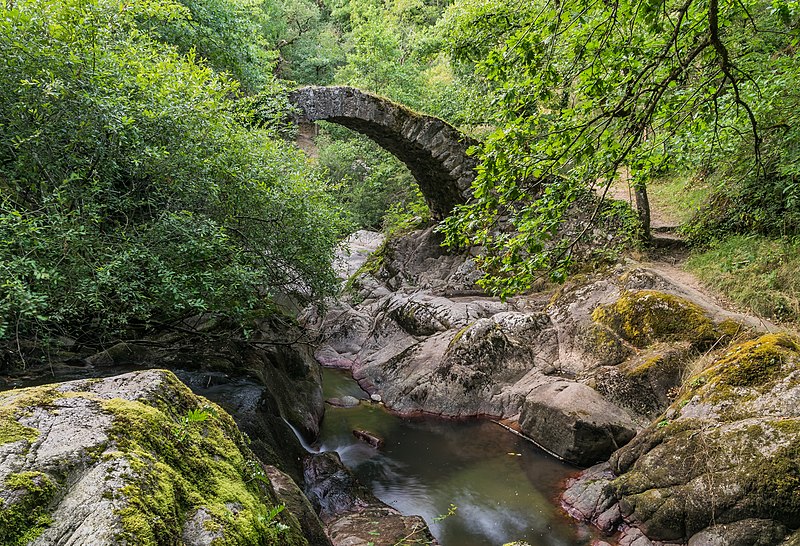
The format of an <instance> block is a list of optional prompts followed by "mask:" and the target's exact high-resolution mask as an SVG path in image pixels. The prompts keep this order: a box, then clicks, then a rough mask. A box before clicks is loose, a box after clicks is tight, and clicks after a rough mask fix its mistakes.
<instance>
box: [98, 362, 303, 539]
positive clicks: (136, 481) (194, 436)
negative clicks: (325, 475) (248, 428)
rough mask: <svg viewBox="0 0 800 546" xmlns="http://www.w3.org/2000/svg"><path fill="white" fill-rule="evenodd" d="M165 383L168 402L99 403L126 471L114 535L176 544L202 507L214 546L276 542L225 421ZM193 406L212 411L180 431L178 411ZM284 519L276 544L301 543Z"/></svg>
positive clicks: (178, 386) (252, 463)
mask: <svg viewBox="0 0 800 546" xmlns="http://www.w3.org/2000/svg"><path fill="white" fill-rule="evenodd" d="M167 384H168V386H166V387H165V388H164V389H163V392H164V393H165V396H168V397H169V399H168V400H167V399H164V400H163V401H162V400H161V399H156V401H155V402H154V403H153V405H150V404H149V403H144V402H141V401H137V402H132V401H127V400H120V399H112V400H107V401H104V402H103V407H104V409H105V410H106V411H108V412H110V413H111V414H112V415H113V417H114V424H113V427H112V431H111V434H110V436H111V438H112V442H114V443H116V444H117V446H118V448H119V452H118V453H117V456H122V457H125V459H126V460H127V461H129V463H130V464H131V469H132V476H131V479H130V480H129V481H128V485H127V486H126V487H125V488H124V489H123V491H122V492H123V494H124V495H125V497H126V499H127V501H128V506H127V507H125V508H123V509H121V510H120V511H119V516H120V518H121V521H122V525H123V529H124V532H123V533H122V536H120V537H118V538H120V539H123V540H125V541H126V542H127V543H128V544H129V545H131V546H134V545H141V546H161V545H167V544H170V545H171V544H176V543H179V542H180V537H181V533H182V529H183V522H184V521H186V519H187V518H189V517H191V516H192V514H194V513H195V512H196V511H197V510H198V509H199V508H204V509H205V511H206V512H208V513H209V514H211V516H212V518H213V521H214V522H215V523H216V524H218V525H219V526H220V527H221V528H222V529H223V535H224V536H223V537H222V538H220V539H218V540H215V542H214V543H215V544H219V545H221V546H222V545H225V546H238V545H242V546H243V545H250V544H272V543H275V542H277V541H278V530H277V528H276V527H275V526H274V525H273V524H271V522H270V521H269V520H268V514H269V509H270V507H271V506H273V505H274V504H275V499H274V498H273V494H272V492H271V489H270V488H269V487H268V482H266V483H265V481H263V480H261V479H260V478H259V475H258V470H259V469H260V466H259V464H258V463H257V461H256V460H255V459H254V457H253V455H252V454H251V453H250V451H249V449H248V448H247V447H246V445H245V442H244V439H243V437H242V435H241V433H240V432H239V431H238V429H237V428H236V425H235V424H234V422H233V420H232V419H231V418H230V416H229V415H228V414H226V413H225V412H224V411H223V410H222V409H221V408H217V407H216V406H214V405H213V404H211V403H210V402H207V401H205V400H203V399H200V398H197V397H195V396H194V395H192V394H191V392H190V391H189V390H188V389H187V388H186V387H185V386H184V385H183V384H182V383H180V381H178V379H177V378H175V377H174V376H173V375H172V374H169V375H168V379H167ZM201 407H207V408H212V409H213V410H212V411H210V417H209V418H208V419H206V420H204V421H202V422H193V423H189V425H188V426H187V424H186V421H185V420H184V419H183V416H184V415H185V412H188V411H189V410H195V409H200V408H201ZM181 412H184V413H181ZM231 506H235V507H236V509H235V510H232V509H231V508H230V507H231ZM287 522H288V523H290V524H291V528H290V529H289V530H288V531H286V532H285V533H284V535H283V536H281V538H280V540H281V542H282V543H285V544H287V545H300V544H306V541H305V539H304V538H302V536H301V534H300V530H299V524H297V522H296V520H295V519H294V518H287Z"/></svg>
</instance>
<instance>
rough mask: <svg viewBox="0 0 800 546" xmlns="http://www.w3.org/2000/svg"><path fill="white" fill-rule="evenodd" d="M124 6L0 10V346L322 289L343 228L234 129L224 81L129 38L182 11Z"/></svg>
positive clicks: (313, 178) (299, 181)
mask: <svg viewBox="0 0 800 546" xmlns="http://www.w3.org/2000/svg"><path fill="white" fill-rule="evenodd" d="M126 6H127V4H123V3H121V2H117V1H115V0H92V1H89V2H87V1H83V0H81V1H78V0H71V1H66V2H62V1H58V2H57V1H55V0H24V1H21V2H17V3H16V5H15V7H14V8H13V9H2V10H0V12H1V13H2V17H0V196H1V198H0V338H2V337H4V336H5V337H7V336H9V335H10V333H11V330H13V332H14V334H15V335H16V334H20V333H21V334H24V333H26V332H32V331H33V330H36V329H37V328H38V329H40V328H45V329H52V328H54V327H55V325H58V326H59V327H61V328H65V329H68V330H72V331H74V330H76V329H77V330H80V329H88V328H91V329H92V330H93V331H94V330H95V329H96V332H97V334H103V333H110V332H113V331H115V330H118V329H120V328H124V327H125V326H126V325H128V324H130V323H131V322H148V321H151V320H173V319H175V318H179V317H181V316H184V315H186V314H189V313H194V312H197V311H205V310H214V311H220V312H225V313H228V314H234V315H235V314H238V313H243V312H244V311H246V310H247V309H249V308H251V307H253V306H258V305H261V303H260V300H261V299H263V298H264V297H267V298H268V297H270V296H272V295H275V294H277V293H287V292H290V293H294V294H297V295H299V296H300V297H303V298H309V297H314V296H316V295H324V294H325V293H327V292H328V291H329V290H331V289H332V287H333V286H334V284H335V283H334V276H333V273H332V271H331V269H330V267H329V265H330V260H331V258H332V253H333V250H332V249H333V247H334V245H335V244H336V240H337V237H338V236H339V235H340V232H341V230H342V225H343V224H342V221H341V218H340V215H339V213H338V211H337V209H336V208H335V207H334V206H333V204H332V202H331V199H330V197H329V195H328V193H327V188H326V186H325V184H324V183H323V181H322V178H321V176H320V175H319V173H317V172H315V171H313V170H312V169H310V168H309V167H308V165H307V164H306V161H305V159H304V157H303V156H302V155H301V154H300V153H299V152H297V151H296V150H294V149H292V148H290V147H289V146H288V145H285V144H282V143H280V142H277V141H274V140H272V139H271V138H270V134H269V133H268V132H267V131H265V130H261V129H257V128H245V127H243V126H242V125H240V124H239V123H237V121H236V118H235V116H234V114H233V112H234V111H236V110H237V109H236V107H235V102H236V100H237V99H236V97H237V96H238V92H239V91H238V88H239V86H238V83H237V82H236V81H234V80H231V79H230V78H229V77H226V76H224V75H220V74H217V73H215V72H214V71H213V70H212V69H211V68H210V67H209V66H207V65H206V64H205V62H203V61H201V60H200V59H198V58H197V57H196V56H195V55H194V54H193V53H191V52H190V53H187V54H186V55H182V54H180V53H179V51H178V50H177V49H176V48H175V47H173V46H170V45H167V44H164V43H162V42H159V41H157V40H156V39H154V38H153V37H152V36H151V34H152V33H149V32H144V31H143V30H142V28H141V27H140V24H139V21H140V20H142V19H143V18H149V19H147V20H148V21H150V22H152V20H154V19H161V20H170V19H171V18H173V17H180V16H182V14H184V10H185V8H184V7H183V6H182V5H181V4H178V3H176V2H172V1H170V0H153V1H151V2H144V3H136V4H135V9H134V8H131V7H130V6H128V7H126ZM123 8H125V9H123ZM128 8H130V9H128Z"/></svg>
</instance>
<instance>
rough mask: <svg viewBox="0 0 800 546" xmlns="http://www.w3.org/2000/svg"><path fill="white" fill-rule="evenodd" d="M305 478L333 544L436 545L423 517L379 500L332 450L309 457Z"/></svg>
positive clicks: (335, 545)
mask: <svg viewBox="0 0 800 546" xmlns="http://www.w3.org/2000/svg"><path fill="white" fill-rule="evenodd" d="M305 481H306V495H307V496H308V498H309V499H310V500H311V502H312V504H313V505H314V506H315V507H316V508H317V510H318V511H319V513H320V516H321V517H322V519H323V520H324V521H325V522H326V525H327V529H328V536H329V537H330V538H331V542H332V543H333V544H334V546H368V545H369V544H372V545H373V546H396V545H397V544H432V545H435V544H438V543H437V542H436V541H435V540H434V538H433V536H432V535H431V534H430V530H429V529H428V526H427V524H426V523H425V520H423V519H422V518H421V517H419V516H404V515H402V514H400V512H398V511H397V510H395V509H394V508H391V507H389V506H387V505H385V504H383V503H382V502H381V501H379V500H378V499H377V498H376V497H375V496H374V495H373V494H372V493H371V492H370V491H369V490H368V489H366V488H365V487H364V486H363V485H361V484H360V483H359V482H358V480H357V479H356V478H355V476H354V475H353V473H352V472H351V471H350V470H349V469H348V468H347V467H345V466H344V464H343V463H342V461H341V459H340V458H339V455H338V453H336V452H335V451H332V452H325V453H319V454H315V455H312V456H311V457H309V458H308V460H307V461H306V477H305Z"/></svg>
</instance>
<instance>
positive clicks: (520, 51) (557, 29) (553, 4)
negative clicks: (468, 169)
mask: <svg viewBox="0 0 800 546" xmlns="http://www.w3.org/2000/svg"><path fill="white" fill-rule="evenodd" d="M515 6H516V4H513V5H512V3H509V2H506V1H505V0H499V1H497V0H484V1H480V2H477V3H475V2H464V3H457V4H455V5H454V7H453V8H452V9H451V10H450V12H449V13H448V14H447V15H446V21H447V24H446V25H445V26H444V28H445V30H446V32H447V33H448V36H449V44H450V51H451V54H452V55H453V56H454V57H455V58H457V59H461V60H472V61H473V62H476V65H477V69H478V71H479V72H480V73H481V74H483V75H484V76H485V78H486V79H487V80H488V81H489V82H491V84H492V85H493V90H494V97H495V102H494V107H496V108H498V113H499V125H500V127H499V128H498V129H497V131H496V132H495V133H494V134H492V135H491V136H490V137H489V138H488V139H487V140H486V142H485V143H484V145H483V147H482V149H481V150H480V151H479V156H480V159H481V161H482V165H481V168H480V170H479V174H478V177H477V180H476V182H475V186H474V188H475V197H476V199H475V202H474V203H471V204H468V205H466V206H464V207H462V208H461V209H460V211H459V212H458V214H457V216H456V217H454V218H452V219H450V221H449V222H448V224H447V226H446V232H447V234H448V242H449V243H450V244H454V245H455V244H465V243H469V244H477V245H481V246H483V247H485V248H486V249H487V255H486V262H485V264H486V265H487V266H488V269H489V270H490V271H491V274H490V277H489V278H487V279H486V283H487V286H489V287H491V288H493V289H494V290H496V291H498V292H500V293H505V292H506V291H507V290H508V289H510V288H511V287H512V286H513V287H514V289H519V288H520V287H524V286H525V285H526V284H527V283H528V282H530V281H531V280H532V278H533V277H534V276H535V270H537V269H545V270H547V269H550V270H552V271H556V272H557V274H558V275H561V274H563V271H564V270H565V269H568V268H569V265H570V261H571V260H570V253H571V249H572V246H573V245H574V244H575V242H576V241H577V240H578V239H579V237H576V238H573V239H572V240H570V241H567V242H566V243H563V244H562V243H559V244H553V242H552V236H553V234H554V232H555V230H556V229H557V227H558V225H559V222H560V220H561V218H562V217H563V215H564V214H565V212H566V211H567V210H568V209H569V206H570V203H571V202H573V201H574V200H575V199H577V198H578V197H579V196H580V195H582V194H583V193H582V191H580V190H581V189H583V188H590V189H594V188H596V187H599V188H600V193H601V194H602V195H603V197H605V195H606V193H607V191H608V188H609V186H610V184H611V183H612V182H613V180H614V179H615V178H616V177H617V176H618V172H619V170H620V168H622V167H627V168H629V169H630V170H631V172H632V175H633V186H634V189H635V192H636V197H637V204H638V210H639V212H640V220H641V223H642V226H643V228H644V237H645V238H647V237H648V233H649V232H648V228H649V205H648V200H647V188H646V181H647V179H648V177H649V176H651V174H652V173H653V172H656V171H658V170H660V169H664V168H665V167H666V166H669V165H671V164H674V163H675V162H676V161H689V160H693V159H694V158H696V156H697V155H698V154H702V153H705V154H706V157H711V156H714V157H716V158H718V157H719V154H720V153H721V151H722V150H726V151H730V149H731V147H732V146H734V140H735V141H736V142H739V143H744V145H745V146H746V150H747V152H746V154H744V155H741V154H739V155H738V156H737V157H736V158H735V163H736V164H737V165H738V166H740V167H741V166H742V165H744V164H746V165H747V167H746V168H745V169H744V170H745V171H746V176H749V177H756V178H759V179H760V180H764V179H766V178H768V177H769V176H770V172H773V171H774V168H775V165H774V164H773V165H769V164H768V163H767V161H766V156H765V143H766V141H767V139H772V140H771V144H774V142H775V140H774V138H775V134H774V131H775V126H774V124H773V126H770V124H769V123H765V121H764V120H765V119H766V118H767V117H768V116H763V115H762V116H760V112H759V107H758V106H757V104H758V103H759V101H760V100H761V99H760V97H761V96H762V95H761V93H763V92H764V88H765V87H772V86H773V85H775V83H776V80H779V79H785V78H786V77H789V75H790V74H791V77H794V75H795V74H796V72H797V69H796V67H795V66H794V65H795V61H794V59H793V57H794V55H793V54H792V52H793V48H794V47H795V39H796V30H797V16H798V5H797V3H796V2H793V1H788V2H787V1H783V0H776V1H775V2H764V1H762V0H729V1H726V0H723V3H722V4H720V0H648V1H645V2H639V1H633V0H612V1H610V2H598V1H594V0H578V1H576V2H561V1H559V0H539V1H535V2H531V3H529V4H527V5H526V9H524V10H522V11H521V12H520V11H515ZM473 44H474V45H473ZM770 132H772V133H771V134H770V136H767V134H768V133H770ZM703 141H705V142H703ZM707 143H708V144H711V145H707ZM678 153H682V154H683V155H682V157H681V156H678V155H677V154H678ZM730 159H731V157H728V160H729V161H730ZM602 210H603V205H602V204H598V206H597V207H595V209H594V212H593V213H592V214H591V215H590V216H591V218H590V220H595V219H596V218H597V216H598V215H599V214H600V213H601V211H602ZM503 215H509V217H510V223H511V225H512V227H513V230H512V232H511V233H509V232H504V231H498V230H497V222H498V218H499V217H501V216H503ZM534 257H535V259H534ZM532 259H534V261H536V267H534V268H533V270H532V269H531V260H532ZM518 276H521V277H522V279H520V278H515V277H518ZM512 279H513V280H512Z"/></svg>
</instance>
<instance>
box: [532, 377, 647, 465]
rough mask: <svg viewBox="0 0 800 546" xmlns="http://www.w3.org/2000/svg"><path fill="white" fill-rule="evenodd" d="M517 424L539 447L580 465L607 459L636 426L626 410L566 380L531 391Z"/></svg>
mask: <svg viewBox="0 0 800 546" xmlns="http://www.w3.org/2000/svg"><path fill="white" fill-rule="evenodd" d="M519 424H520V427H521V429H522V431H523V432H524V433H525V434H526V435H528V436H530V437H531V438H534V439H535V440H536V442H537V443H539V444H541V445H542V447H544V448H546V449H547V450H549V451H551V452H553V453H555V454H556V455H558V456H559V457H562V458H564V459H566V460H567V461H570V462H572V463H575V464H577V465H582V466H587V465H590V464H594V463H596V462H598V461H602V460H603V459H605V458H607V457H608V455H610V454H611V453H612V452H613V451H615V450H616V449H618V448H619V447H621V446H623V445H625V444H626V443H628V442H629V441H630V440H631V439H632V438H633V437H634V436H635V434H636V429H637V427H636V424H635V423H634V422H633V420H632V419H631V418H630V416H628V414H627V413H625V412H624V411H623V410H621V409H619V408H618V407H616V406H614V405H613V404H611V403H609V402H607V401H606V400H604V399H603V397H602V396H600V394H599V393H598V392H597V391H595V390H594V389H592V388H590V387H587V386H586V385H582V384H580V383H572V382H568V381H559V382H554V383H548V384H545V385H542V386H541V387H539V388H536V389H534V390H532V391H531V392H530V393H529V394H528V397H527V398H526V400H525V403H524V405H523V407H522V413H521V414H520V418H519Z"/></svg>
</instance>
